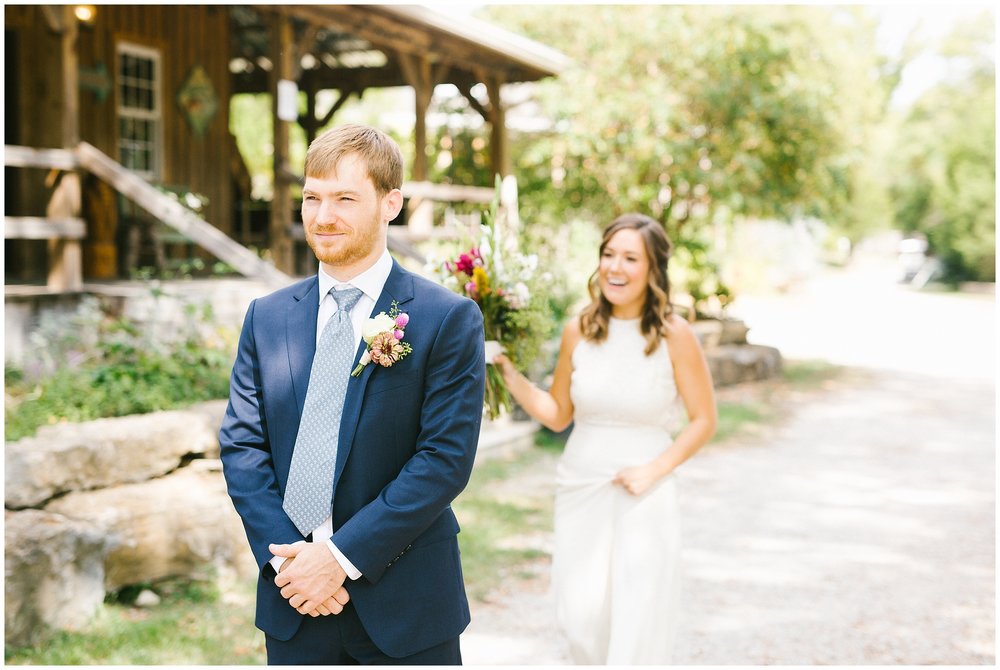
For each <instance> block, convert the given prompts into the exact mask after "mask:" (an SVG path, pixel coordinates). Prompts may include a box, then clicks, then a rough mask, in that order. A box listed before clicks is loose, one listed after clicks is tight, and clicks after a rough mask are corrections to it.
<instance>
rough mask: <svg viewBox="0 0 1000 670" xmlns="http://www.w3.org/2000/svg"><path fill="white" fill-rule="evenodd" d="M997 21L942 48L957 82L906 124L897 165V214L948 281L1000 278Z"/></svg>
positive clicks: (978, 24)
mask: <svg viewBox="0 0 1000 670" xmlns="http://www.w3.org/2000/svg"><path fill="white" fill-rule="evenodd" d="M994 40H995V35H994V32H993V22H992V19H990V20H977V21H972V22H969V23H964V24H959V25H957V26H956V27H955V30H954V31H953V32H952V33H951V34H950V35H949V36H948V37H947V38H946V39H945V40H944V41H943V42H942V43H941V44H940V45H939V46H938V47H937V51H938V53H939V54H940V55H941V56H942V57H944V58H947V59H948V66H949V70H950V72H951V73H952V75H953V76H951V77H949V78H948V79H947V80H945V81H944V82H942V83H940V84H938V85H937V86H935V87H933V88H932V89H931V90H929V91H927V92H926V93H925V94H924V95H923V96H922V97H921V98H920V99H918V100H917V101H916V103H915V104H914V105H913V107H912V109H910V110H909V113H908V114H907V115H906V117H905V119H903V121H902V123H901V125H900V128H899V132H898V135H897V140H896V143H895V146H894V147H893V154H892V156H893V159H894V162H895V163H896V169H895V170H893V175H894V178H893V183H892V193H893V196H894V202H895V204H896V209H895V215H896V220H897V222H898V225H899V227H900V228H902V229H903V230H904V231H910V232H918V233H922V234H924V235H925V236H926V237H927V240H928V242H929V244H930V248H931V251H932V252H933V253H934V254H935V255H937V256H938V257H939V258H940V259H941V261H942V263H943V266H944V271H945V275H946V278H947V279H949V280H953V281H959V280H980V281H995V280H996V64H995V62H994V60H993V55H992V52H993V48H994V43H995V42H994Z"/></svg>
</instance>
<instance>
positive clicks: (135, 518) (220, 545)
mask: <svg viewBox="0 0 1000 670" xmlns="http://www.w3.org/2000/svg"><path fill="white" fill-rule="evenodd" d="M46 509H47V510H49V511H51V512H58V513H59V514H64V515H66V516H68V517H70V518H73V519H79V520H81V521H86V522H88V523H91V524H93V525H94V526H96V527H98V528H100V529H101V530H102V531H103V532H104V533H106V534H107V535H109V536H110V537H113V538H115V539H116V540H117V546H116V547H115V548H114V549H112V550H111V551H110V552H108V554H107V556H106V558H105V563H104V572H105V584H104V586H105V588H106V589H107V590H108V591H116V590H118V589H120V588H122V587H123V586H128V585H131V584H139V583H142V582H152V581H155V580H158V579H162V578H164V577H175V576H179V577H191V578H206V577H208V575H207V574H206V569H207V568H209V567H211V566H217V567H219V568H220V569H222V570H235V571H237V572H238V573H239V574H241V575H244V576H248V575H252V574H256V571H257V566H256V564H255V562H254V560H253V556H252V554H251V553H250V548H249V546H248V545H247V540H246V536H245V534H244V532H243V524H242V522H241V521H240V518H239V515H237V514H236V510H235V509H234V508H233V504H232V502H231V501H230V499H229V495H228V494H227V493H226V483H225V480H224V479H223V476H222V464H221V462H220V461H217V460H196V461H193V462H192V463H191V464H190V465H189V466H187V467H185V468H183V469H181V470H178V471H176V472H174V473H171V474H169V475H167V476H165V477H160V478H159V479H153V480H150V481H148V482H143V483H140V484H124V485H121V486H115V487H112V488H106V489H101V490H98V491H86V492H79V493H70V494H67V495H65V496H63V497H61V498H58V499H56V500H53V501H52V502H51V503H49V505H48V507H47V508H46Z"/></svg>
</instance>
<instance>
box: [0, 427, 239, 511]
mask: <svg viewBox="0 0 1000 670" xmlns="http://www.w3.org/2000/svg"><path fill="white" fill-rule="evenodd" d="M220 421H221V415H220V416H219V418H218V419H217V420H215V421H213V420H212V419H211V417H210V416H209V414H208V413H207V412H206V411H204V410H200V411H185V410H178V411H169V412H154V413H151V414H138V415H133V416H124V417H115V418H110V419H98V420H96V421H85V422H82V423H64V424H56V425H52V426H44V427H42V428H39V430H38V433H37V435H35V436H34V437H29V438H25V439H23V440H19V441H17V442H13V443H8V444H7V445H6V455H5V475H4V485H5V492H4V496H5V502H6V506H7V507H9V508H14V509H18V508H25V507H37V506H40V505H41V504H42V503H44V502H45V501H46V500H49V499H51V498H53V497H54V496H57V495H59V494H62V493H66V492H69V491H86V490H91V489H98V488H103V487H106V486H115V485H118V484H124V483H129V482H138V481H143V480H146V479H149V478H150V477H158V476H160V475H163V474H166V473H168V472H170V471H171V470H174V469H176V468H177V467H178V466H179V465H180V463H181V461H182V459H183V458H184V457H185V456H186V455H188V454H204V453H210V452H214V453H215V454H218V452H219V440H218V424H219V422H220Z"/></svg>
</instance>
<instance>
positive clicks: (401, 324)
mask: <svg viewBox="0 0 1000 670" xmlns="http://www.w3.org/2000/svg"><path fill="white" fill-rule="evenodd" d="M409 322H410V315H409V314H406V313H405V312H404V313H402V314H399V315H398V316H397V317H396V327H397V328H406V324H408V323H409Z"/></svg>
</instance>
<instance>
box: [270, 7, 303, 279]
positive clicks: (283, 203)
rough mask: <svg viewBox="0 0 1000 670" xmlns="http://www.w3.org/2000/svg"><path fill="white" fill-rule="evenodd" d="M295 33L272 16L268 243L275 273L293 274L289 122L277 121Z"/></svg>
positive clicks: (292, 67) (280, 16)
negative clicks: (280, 88)
mask: <svg viewBox="0 0 1000 670" xmlns="http://www.w3.org/2000/svg"><path fill="white" fill-rule="evenodd" d="M294 38H295V36H294V30H293V27H292V22H291V20H289V18H288V17H287V16H285V15H284V14H283V13H282V12H281V11H280V10H279V11H278V12H276V13H275V14H274V15H273V21H272V23H271V31H270V41H271V62H272V63H273V64H274V66H273V67H272V69H271V73H270V75H271V76H270V81H269V82H268V83H269V88H270V91H271V115H272V121H273V123H274V196H273V198H272V199H271V218H270V225H269V227H268V228H269V231H270V240H271V259H272V261H273V262H274V265H275V267H276V268H278V270H281V271H282V272H286V273H290V274H294V272H295V267H294V265H295V263H294V253H293V251H294V250H293V247H292V244H293V241H292V237H291V227H292V192H291V183H290V181H289V174H290V173H291V172H292V170H291V169H290V167H289V162H288V161H289V158H288V156H289V150H288V144H289V128H290V123H289V122H288V121H282V120H281V119H279V118H278V82H279V81H281V80H282V79H292V78H294V76H295V75H294V73H295V62H294V56H295V54H296V49H295V44H294Z"/></svg>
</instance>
